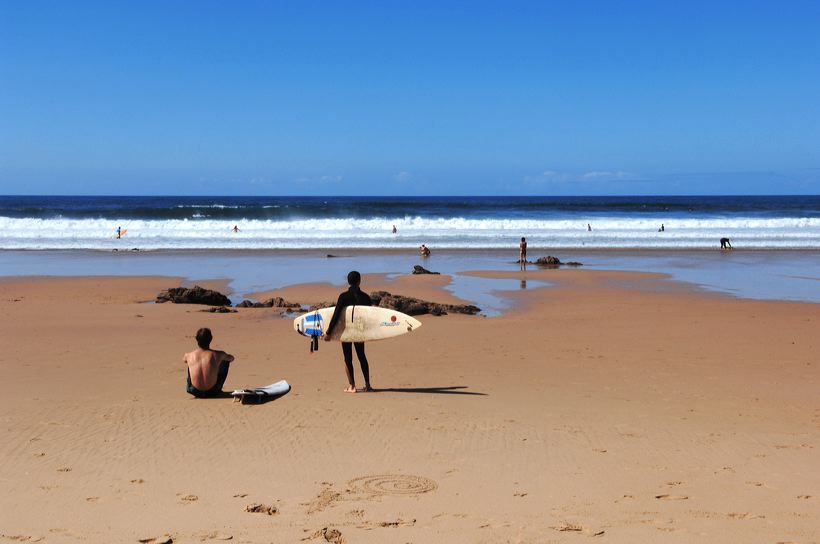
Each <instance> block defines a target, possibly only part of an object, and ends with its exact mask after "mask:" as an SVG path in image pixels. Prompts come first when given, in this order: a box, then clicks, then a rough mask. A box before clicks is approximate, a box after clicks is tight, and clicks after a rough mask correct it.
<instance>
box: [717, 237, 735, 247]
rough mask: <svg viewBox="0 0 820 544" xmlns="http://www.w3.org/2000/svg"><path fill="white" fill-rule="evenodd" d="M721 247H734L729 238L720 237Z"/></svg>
mask: <svg viewBox="0 0 820 544" xmlns="http://www.w3.org/2000/svg"><path fill="white" fill-rule="evenodd" d="M720 249H734V248H733V247H732V243H731V242H730V241H729V239H728V238H721V239H720Z"/></svg>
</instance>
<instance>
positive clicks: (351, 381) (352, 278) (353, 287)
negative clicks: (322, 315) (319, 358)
mask: <svg viewBox="0 0 820 544" xmlns="http://www.w3.org/2000/svg"><path fill="white" fill-rule="evenodd" d="M361 282H362V275H361V274H359V273H358V272H357V271H355V270H353V271H351V272H350V273H349V274H348V275H347V283H348V285H350V287H349V288H348V290H347V291H345V292H344V293H342V294H340V295H339V299H338V300H337V301H336V309H335V310H334V311H333V317H331V318H330V323H329V324H328V326H327V330H326V331H325V341H326V342H330V340H331V335H332V334H333V329H334V328H335V327H336V325H337V324H338V323H339V320H342V319H344V318H345V308H347V307H348V306H373V301H372V300H371V299H370V296H368V295H367V293H365V292H364V291H362V290H361V288H360V287H359V285H360V284H361ZM354 347H355V348H356V357H357V358H358V359H359V365H360V366H361V367H362V375H363V376H364V389H362V391H373V388H372V387H370V365H369V364H368V363H367V356H366V355H365V353H364V342H352V343H351V342H342V356H343V357H344V361H345V372H346V373H347V388H346V389H345V390H344V391H345V393H356V392H357V389H356V379H355V377H354V375H353V348H354Z"/></svg>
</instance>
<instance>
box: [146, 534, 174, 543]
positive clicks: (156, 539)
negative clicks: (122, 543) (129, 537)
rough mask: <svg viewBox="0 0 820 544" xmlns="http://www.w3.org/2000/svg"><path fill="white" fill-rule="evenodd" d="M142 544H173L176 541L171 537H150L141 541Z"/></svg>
mask: <svg viewBox="0 0 820 544" xmlns="http://www.w3.org/2000/svg"><path fill="white" fill-rule="evenodd" d="M139 542H141V543H142V544H173V542H174V539H173V538H171V537H170V535H162V536H149V537H146V538H141V539H139Z"/></svg>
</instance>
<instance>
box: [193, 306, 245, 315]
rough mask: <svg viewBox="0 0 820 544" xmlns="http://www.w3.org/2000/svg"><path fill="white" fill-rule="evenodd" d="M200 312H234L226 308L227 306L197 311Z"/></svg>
mask: <svg viewBox="0 0 820 544" xmlns="http://www.w3.org/2000/svg"><path fill="white" fill-rule="evenodd" d="M199 311H200V312H208V313H212V314H235V313H236V310H234V309H233V308H228V307H227V306H214V307H212V308H205V309H204V310H199Z"/></svg>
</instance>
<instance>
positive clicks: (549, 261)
mask: <svg viewBox="0 0 820 544" xmlns="http://www.w3.org/2000/svg"><path fill="white" fill-rule="evenodd" d="M535 264H537V265H539V266H558V265H559V264H561V260H560V259H559V258H558V257H553V256H552V255H547V256H546V257H539V258H538V259H536V260H535Z"/></svg>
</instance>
